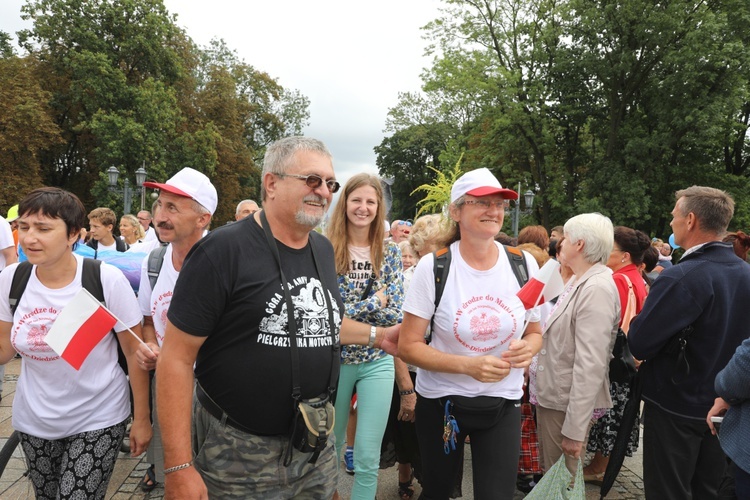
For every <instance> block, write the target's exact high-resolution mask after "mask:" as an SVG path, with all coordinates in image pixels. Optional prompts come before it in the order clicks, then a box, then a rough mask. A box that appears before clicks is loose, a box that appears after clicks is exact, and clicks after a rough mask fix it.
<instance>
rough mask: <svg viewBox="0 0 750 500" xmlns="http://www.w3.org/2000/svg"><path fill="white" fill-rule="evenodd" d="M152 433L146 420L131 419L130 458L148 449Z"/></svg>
mask: <svg viewBox="0 0 750 500" xmlns="http://www.w3.org/2000/svg"><path fill="white" fill-rule="evenodd" d="M153 435H154V431H153V429H152V428H151V422H150V421H149V420H148V419H133V425H131V426H130V456H132V457H137V456H138V455H140V454H141V453H144V452H145V451H146V450H147V449H148V445H149V443H150V442H151V438H152V437H153Z"/></svg>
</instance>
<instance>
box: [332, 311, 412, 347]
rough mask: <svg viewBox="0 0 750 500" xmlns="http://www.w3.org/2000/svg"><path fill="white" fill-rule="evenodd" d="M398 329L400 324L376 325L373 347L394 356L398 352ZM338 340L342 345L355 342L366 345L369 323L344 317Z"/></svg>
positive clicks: (368, 339)
mask: <svg viewBox="0 0 750 500" xmlns="http://www.w3.org/2000/svg"><path fill="white" fill-rule="evenodd" d="M400 329H401V325H400V324H397V325H393V326H389V327H382V326H378V327H376V328H375V332H376V334H375V344H373V347H377V348H378V349H383V350H384V351H385V352H387V353H388V354H390V355H392V356H396V355H397V354H398V332H399V330H400ZM339 340H340V341H341V344H342V345H351V344H357V345H364V346H366V345H368V344H369V343H370V325H368V324H367V323H360V322H358V321H354V320H353V319H350V318H346V317H345V318H343V319H342V320H341V332H340V338H339Z"/></svg>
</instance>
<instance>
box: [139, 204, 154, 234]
mask: <svg viewBox="0 0 750 500" xmlns="http://www.w3.org/2000/svg"><path fill="white" fill-rule="evenodd" d="M152 208H153V207H152ZM136 217H138V222H140V223H141V226H143V232H144V233H146V236H145V238H144V239H143V241H151V240H155V239H157V238H156V231H155V230H154V228H153V227H152V226H151V220H152V217H151V212H149V211H148V210H141V211H140V212H138V215H137V216H136Z"/></svg>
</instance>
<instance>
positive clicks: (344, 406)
mask: <svg viewBox="0 0 750 500" xmlns="http://www.w3.org/2000/svg"><path fill="white" fill-rule="evenodd" d="M145 186H146V187H148V188H151V189H157V190H158V198H157V199H156V201H155V203H154V206H153V207H152V211H146V210H143V211H140V212H138V213H137V214H125V215H123V216H122V217H120V219H119V235H117V232H118V231H116V229H115V225H116V224H117V223H118V219H117V217H116V214H115V213H114V212H113V211H112V210H111V209H109V208H104V207H99V208H95V209H93V210H90V211H87V210H86V209H85V208H84V206H83V204H82V203H81V202H80V200H79V199H78V198H77V197H76V196H75V195H73V194H72V193H69V192H67V191H64V190H62V189H59V188H52V187H46V188H40V189H36V190H34V191H32V192H30V193H28V194H27V195H25V196H24V197H23V199H22V200H21V201H20V202H19V204H18V205H17V206H14V207H12V208H11V210H10V211H9V212H8V217H7V220H5V219H3V218H0V270H2V272H0V296H4V297H8V298H9V300H7V301H6V300H0V366H1V365H2V364H4V363H7V362H8V361H9V360H10V359H12V358H13V357H14V356H16V355H20V357H21V360H22V361H21V375H20V377H19V380H18V385H17V389H16V393H15V398H14V402H13V428H14V429H15V430H16V431H18V432H19V435H20V437H21V446H22V448H23V450H24V452H25V455H26V459H27V462H28V467H29V471H30V473H29V477H30V480H31V482H32V484H33V486H34V490H35V492H36V496H37V498H103V497H104V493H105V491H106V489H107V485H108V482H109V479H110V477H111V475H112V471H113V467H114V464H115V461H116V458H117V455H118V452H119V450H120V447H121V444H122V442H123V440H124V439H125V437H126V434H128V435H129V439H130V448H131V453H132V454H133V455H139V454H141V453H144V452H146V453H147V460H148V463H149V467H148V469H147V470H146V472H145V475H144V477H143V479H142V480H141V483H140V485H139V487H140V488H141V489H142V490H143V491H144V492H148V491H151V490H153V489H154V488H155V487H156V486H157V485H164V487H165V495H166V497H167V498H179V499H183V498H208V497H212V498H229V497H232V498H266V497H268V498H296V497H300V498H325V499H329V498H338V496H339V493H338V491H337V488H338V477H339V474H340V473H344V472H348V473H350V474H353V475H354V479H353V488H352V492H351V497H352V498H354V499H364V500H371V499H373V498H375V495H376V492H377V490H378V477H379V474H382V472H379V471H380V469H382V468H389V467H391V466H393V465H395V464H398V469H397V472H394V473H395V474H398V491H397V492H394V493H397V494H398V496H399V498H401V499H402V500H408V499H410V498H412V497H413V496H414V494H415V484H414V482H415V481H417V482H418V483H419V485H420V486H421V497H420V498H423V499H425V500H429V499H446V498H455V497H457V496H460V495H461V493H462V491H461V482H462V480H463V475H462V474H463V462H464V452H465V447H466V446H467V444H469V446H471V453H472V478H471V481H472V483H473V492H474V497H475V498H478V499H495V498H513V496H514V494H515V493H516V490H517V488H518V489H521V490H522V491H529V490H532V491H533V488H534V487H535V485H536V484H538V482H539V481H540V480H541V481H544V477H543V476H541V473H543V472H544V471H546V470H549V469H551V468H552V467H553V466H554V465H555V464H556V463H558V462H559V463H560V464H561V466H563V465H562V464H564V466H565V467H567V469H568V470H569V471H570V472H571V474H572V477H574V478H575V477H576V475H577V473H578V471H579V469H580V468H581V467H582V466H583V465H584V464H583V461H584V460H586V464H585V465H586V467H585V468H583V473H582V475H581V476H579V478H578V479H575V480H583V481H586V482H595V483H599V482H601V481H602V479H603V476H604V473H605V471H606V470H607V468H608V465H609V461H610V456H611V455H612V454H613V450H614V449H615V442H616V441H618V440H619V439H618V438H624V442H625V447H624V451H623V453H625V454H627V455H632V453H634V452H635V451H636V450H637V447H638V445H639V442H640V431H641V427H642V429H643V448H644V449H643V460H644V495H645V497H646V498H649V499H650V498H653V499H663V498H668V499H669V498H674V499H684V498H717V497H718V495H719V489H720V488H721V487H722V485H724V484H727V481H726V478H727V477H731V478H733V480H734V481H733V484H734V489H735V494H736V497H737V498H750V455H749V454H748V451H747V449H748V447H747V446H744V445H743V439H742V438H743V437H744V436H745V435H747V433H748V432H750V423H748V422H750V417H748V415H750V409H748V404H750V403H748V401H750V395H746V394H747V393H748V387H750V370H749V369H748V366H750V341H749V340H748V339H747V337H748V334H747V332H746V331H745V330H744V326H745V324H746V323H747V321H746V320H745V317H744V309H743V307H742V306H741V304H742V303H744V301H746V300H748V299H750V267H748V264H747V262H746V258H747V252H748V250H749V249H750V237H748V236H747V235H746V234H745V233H743V232H742V231H736V232H732V233H729V232H727V230H728V227H729V225H730V222H731V220H732V217H733V214H734V201H733V199H732V198H731V196H729V195H728V194H727V193H725V192H723V191H720V190H718V189H714V188H709V187H700V186H693V187H690V188H687V189H684V190H681V191H678V192H677V193H676V196H675V206H674V210H673V211H672V222H671V228H672V231H673V233H674V235H673V238H670V239H669V241H668V242H665V241H663V240H661V239H657V238H650V237H649V236H647V235H646V234H645V233H643V232H642V231H639V230H638V229H637V228H629V227H624V226H615V225H613V223H612V221H610V219H609V218H607V217H606V216H604V215H601V214H598V213H584V214H579V215H576V216H574V217H572V218H570V219H569V220H568V221H566V222H565V224H564V225H562V226H556V227H554V228H552V229H551V231H549V232H548V231H547V228H545V227H543V226H528V227H526V228H523V229H522V230H521V232H520V233H519V235H518V237H517V238H511V237H509V236H507V235H505V234H504V233H502V232H501V228H502V226H503V221H504V216H505V210H506V209H507V206H508V202H509V200H516V199H518V193H516V192H515V191H513V190H511V189H507V188H504V187H503V186H502V185H501V183H500V182H499V181H498V179H497V178H496V177H495V176H494V175H493V174H492V172H490V170H488V169H486V168H479V169H476V170H472V171H469V172H467V173H464V174H463V175H462V176H461V177H459V178H458V179H457V180H456V182H455V183H454V184H453V186H452V188H451V192H450V201H449V203H448V205H447V206H446V208H445V213H444V214H432V215H424V216H421V217H418V218H416V220H414V221H412V220H393V221H391V222H390V223H389V222H388V221H387V213H386V204H385V200H384V195H383V189H382V183H381V182H380V179H379V178H378V177H376V176H373V175H369V174H358V175H355V176H353V177H351V178H350V179H348V181H347V182H346V183H345V185H344V186H341V185H340V184H339V182H338V181H337V180H336V175H335V172H334V168H333V161H332V156H331V153H330V152H329V151H328V149H327V148H326V146H325V145H324V144H323V143H322V142H320V141H317V140H315V139H310V138H305V137H289V138H285V139H282V140H279V141H276V142H274V143H272V144H270V145H269V146H268V148H267V151H266V153H265V158H264V162H263V171H262V174H261V203H260V205H259V204H258V203H256V202H254V201H252V200H242V201H240V202H239V203H238V205H237V208H236V217H235V218H236V220H235V221H232V222H230V223H227V224H224V225H221V226H220V227H212V217H213V215H214V213H215V211H216V208H217V205H218V201H219V200H218V193H217V190H216V189H215V187H214V186H213V185H212V183H211V181H210V179H209V178H208V177H207V176H206V175H205V174H203V173H200V172H198V171H196V170H194V169H191V168H184V169H182V170H180V171H179V172H178V173H177V174H175V175H174V176H172V177H171V178H170V179H168V180H167V181H165V182H163V183H156V182H149V183H146V184H145ZM339 191H341V194H340V197H339V199H338V201H337V203H336V205H335V207H334V208H333V209H332V210H331V213H330V216H329V220H328V222H327V224H325V229H324V231H322V234H321V232H318V231H316V230H315V229H316V228H317V227H319V226H320V225H321V223H322V222H323V221H324V219H325V217H326V214H327V211H328V208H329V205H330V204H331V203H332V201H333V195H334V193H337V192H339ZM86 222H88V231H86V229H85V228H84V227H85V226H86V225H87V224H86ZM83 247H86V248H85V249H86V251H85V252H83V250H84V248H83ZM677 248H679V249H680V251H679V252H678V253H681V256H680V258H679V260H677V259H676V256H675V255H673V254H674V252H675V249H677ZM89 252H90V253H89ZM118 253H120V254H122V253H124V254H129V255H132V256H137V258H138V264H139V269H138V273H137V280H136V281H137V286H133V283H132V280H129V278H128V277H126V273H124V271H123V270H122V269H120V268H119V267H118V266H119V264H118V261H116V260H110V258H111V256H112V255H117V254H118ZM19 256H20V259H19ZM90 257H91V258H90ZM19 260H20V261H22V262H17V261H19ZM550 260H554V261H556V262H555V265H556V266H557V267H556V268H555V269H556V270H555V271H554V272H555V273H559V275H560V277H559V278H560V280H561V282H562V283H563V285H562V287H561V290H562V291H561V292H558V293H556V294H555V296H553V297H549V296H544V299H543V300H541V301H539V300H537V301H536V302H533V303H531V304H528V303H527V302H525V301H524V300H522V297H521V296H519V295H520V293H522V289H526V285H527V283H529V281H530V280H531V281H534V280H535V279H536V278H537V277H541V276H542V274H543V271H544V270H545V269H547V265H548V264H549V261H550ZM92 262H93V264H92ZM3 268H4V269H3ZM540 269H541V271H540ZM91 276H94V277H95V278H96V279H95V280H92V279H91ZM22 280H23V281H22ZM19 282H22V283H23V285H22V286H21V288H20V290H21V294H20V295H18V294H17V292H16V291H15V290H17V289H18V288H19V285H18V283H19ZM92 283H93V284H92ZM531 284H533V283H530V285H531ZM92 287H93V288H95V289H91V288H92ZM82 289H86V290H87V291H88V292H89V293H91V294H92V295H93V296H95V297H97V296H100V297H101V299H99V300H100V301H101V302H102V303H103V305H104V306H105V307H106V308H107V309H108V310H110V311H111V312H112V313H113V315H114V316H115V317H116V320H117V321H116V322H115V323H114V326H113V328H112V331H113V334H112V335H105V336H104V338H103V339H102V340H101V341H99V342H97V343H94V345H92V347H91V351H90V353H88V354H87V356H85V359H84V360H83V362H82V363H81V365H80V367H78V368H76V367H74V366H72V365H71V364H70V363H68V361H66V360H65V359H64V358H63V357H62V356H61V354H60V353H58V352H55V351H54V350H53V349H52V348H51V347H50V346H49V345H48V344H47V343H46V342H45V338H46V337H45V336H46V335H47V333H48V332H49V331H50V329H51V328H52V327H53V325H54V324H55V321H56V319H57V317H58V315H59V314H60V313H61V311H63V310H64V309H65V308H66V306H68V305H70V304H71V303H72V302H74V300H75V298H76V297H77V295H78V294H79V292H80V291H81V290H82ZM14 294H16V295H14ZM542 295H543V294H542V293H541V292H540V294H539V296H540V297H542ZM623 335H624V336H626V337H627V343H628V345H629V347H630V351H631V352H632V355H633V363H634V365H637V367H638V368H637V372H636V374H635V376H632V375H631V376H628V377H626V378H622V377H621V376H620V375H619V372H617V373H618V375H617V376H615V372H614V371H611V370H610V367H611V366H612V365H611V363H612V362H613V347H614V346H615V345H616V340H617V338H618V336H623ZM118 351H119V355H118ZM614 361H617V360H616V359H615V360H614ZM1 381H2V376H0V384H1V383H2V382H1ZM1 390H2V386H1V385H0V391H1ZM633 398H642V399H643V401H644V410H643V414H642V415H638V416H636V418H635V423H633V424H631V423H629V422H631V421H630V420H627V422H628V423H627V424H625V422H626V419H625V417H624V414H625V408H626V406H627V403H628V402H629V401H631V400H632V399H633ZM522 401H524V402H527V401H528V402H530V403H531V406H532V408H533V411H532V413H531V414H526V413H522V410H521V406H522V405H521V402H522ZM725 415H726V419H725V423H723V424H722V426H720V427H719V426H718V425H717V422H719V421H720V420H721V417H724V416H725ZM528 418H531V419H532V420H533V421H534V424H535V425H536V427H537V428H538V439H537V438H534V437H529V436H528V435H526V434H524V435H523V437H522V433H521V429H522V425H523V424H522V420H524V419H528ZM719 436H721V441H720V440H719ZM521 450H538V451H535V452H534V453H536V454H538V457H537V459H538V461H539V464H540V465H539V471H538V472H539V473H540V474H538V475H533V474H532V475H528V474H527V470H526V468H525V467H520V465H519V458H520V455H521ZM587 454H588V458H589V459H587ZM540 476H541V479H540Z"/></svg>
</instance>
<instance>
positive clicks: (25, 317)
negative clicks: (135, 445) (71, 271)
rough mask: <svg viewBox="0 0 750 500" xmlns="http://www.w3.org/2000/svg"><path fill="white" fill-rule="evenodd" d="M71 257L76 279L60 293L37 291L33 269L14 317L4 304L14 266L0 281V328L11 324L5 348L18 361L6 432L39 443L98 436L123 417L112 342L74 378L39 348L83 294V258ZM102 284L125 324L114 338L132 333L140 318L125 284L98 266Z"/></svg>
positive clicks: (108, 338)
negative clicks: (40, 440)
mask: <svg viewBox="0 0 750 500" xmlns="http://www.w3.org/2000/svg"><path fill="white" fill-rule="evenodd" d="M74 255H75V258H76V261H77V262H78V269H77V270H76V276H75V278H74V279H73V281H72V282H71V283H70V284H68V285H67V286H65V287H63V288H58V289H51V288H47V287H46V286H44V285H43V284H42V283H41V282H40V281H39V279H38V278H37V277H36V266H35V267H34V269H33V270H32V273H31V277H30V278H29V282H28V284H27V285H26V290H25V291H24V293H23V295H22V296H21V300H20V301H19V303H18V308H17V309H16V312H15V315H13V316H11V313H10V304H9V303H8V300H7V297H8V296H9V293H10V285H11V281H12V279H13V275H14V274H15V267H16V266H17V265H18V264H13V265H11V266H9V267H8V268H7V270H5V271H3V272H2V273H0V297H5V298H6V299H5V300H0V321H6V322H12V323H13V326H12V328H11V333H10V336H11V342H12V344H13V347H14V348H15V349H16V351H18V353H20V354H21V356H22V362H21V375H20V376H19V378H18V385H17V387H16V394H15V399H14V400H13V428H14V429H16V430H18V431H21V432H25V433H27V434H31V435H32V436H37V437H40V438H43V439H50V440H52V439H61V438H64V437H68V436H72V435H74V434H78V433H81V432H87V431H93V430H98V429H104V428H106V427H110V426H112V425H115V424H118V423H120V422H122V421H123V420H125V419H126V418H128V416H129V415H130V392H129V389H128V380H127V377H126V376H125V373H124V372H123V371H122V368H120V365H118V364H117V339H116V338H115V336H114V335H113V334H111V333H109V334H107V335H105V337H104V339H103V340H102V341H101V342H100V343H99V344H98V345H97V346H96V347H94V349H93V350H92V351H91V353H90V354H89V356H88V357H87V358H86V360H85V361H84V362H83V364H82V365H81V369H80V370H78V371H76V370H75V369H74V368H73V367H72V366H70V365H69V364H68V362H67V361H65V360H63V359H62V358H60V356H58V355H57V354H56V353H55V352H54V351H53V350H52V349H51V348H50V347H49V346H48V345H47V344H46V343H45V341H44V339H45V336H46V334H47V333H48V332H49V330H50V328H51V327H52V324H53V323H54V321H55V319H56V318H57V315H58V314H59V313H60V311H62V309H63V308H64V307H65V306H66V305H67V304H68V303H69V302H70V301H71V300H72V299H73V297H74V296H75V295H76V293H78V291H79V290H80V289H81V287H82V285H81V273H82V264H83V257H81V256H80V255H76V254H74ZM101 279H102V289H103V291H104V301H105V303H106V305H107V308H108V309H110V310H111V311H112V313H113V314H114V315H115V316H116V317H117V318H119V319H120V320H121V321H122V322H124V324H123V323H120V322H118V323H117V324H116V325H115V330H116V331H122V330H125V329H126V325H127V327H131V328H132V327H133V326H134V325H138V324H139V323H140V321H141V314H140V311H139V309H138V302H137V300H136V298H135V294H134V293H133V291H132V288H130V284H129V283H128V280H127V278H125V276H124V275H123V274H122V272H121V271H120V270H119V269H117V268H116V267H114V266H111V265H109V264H106V263H102V266H101ZM127 335H130V334H129V333H127Z"/></svg>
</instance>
